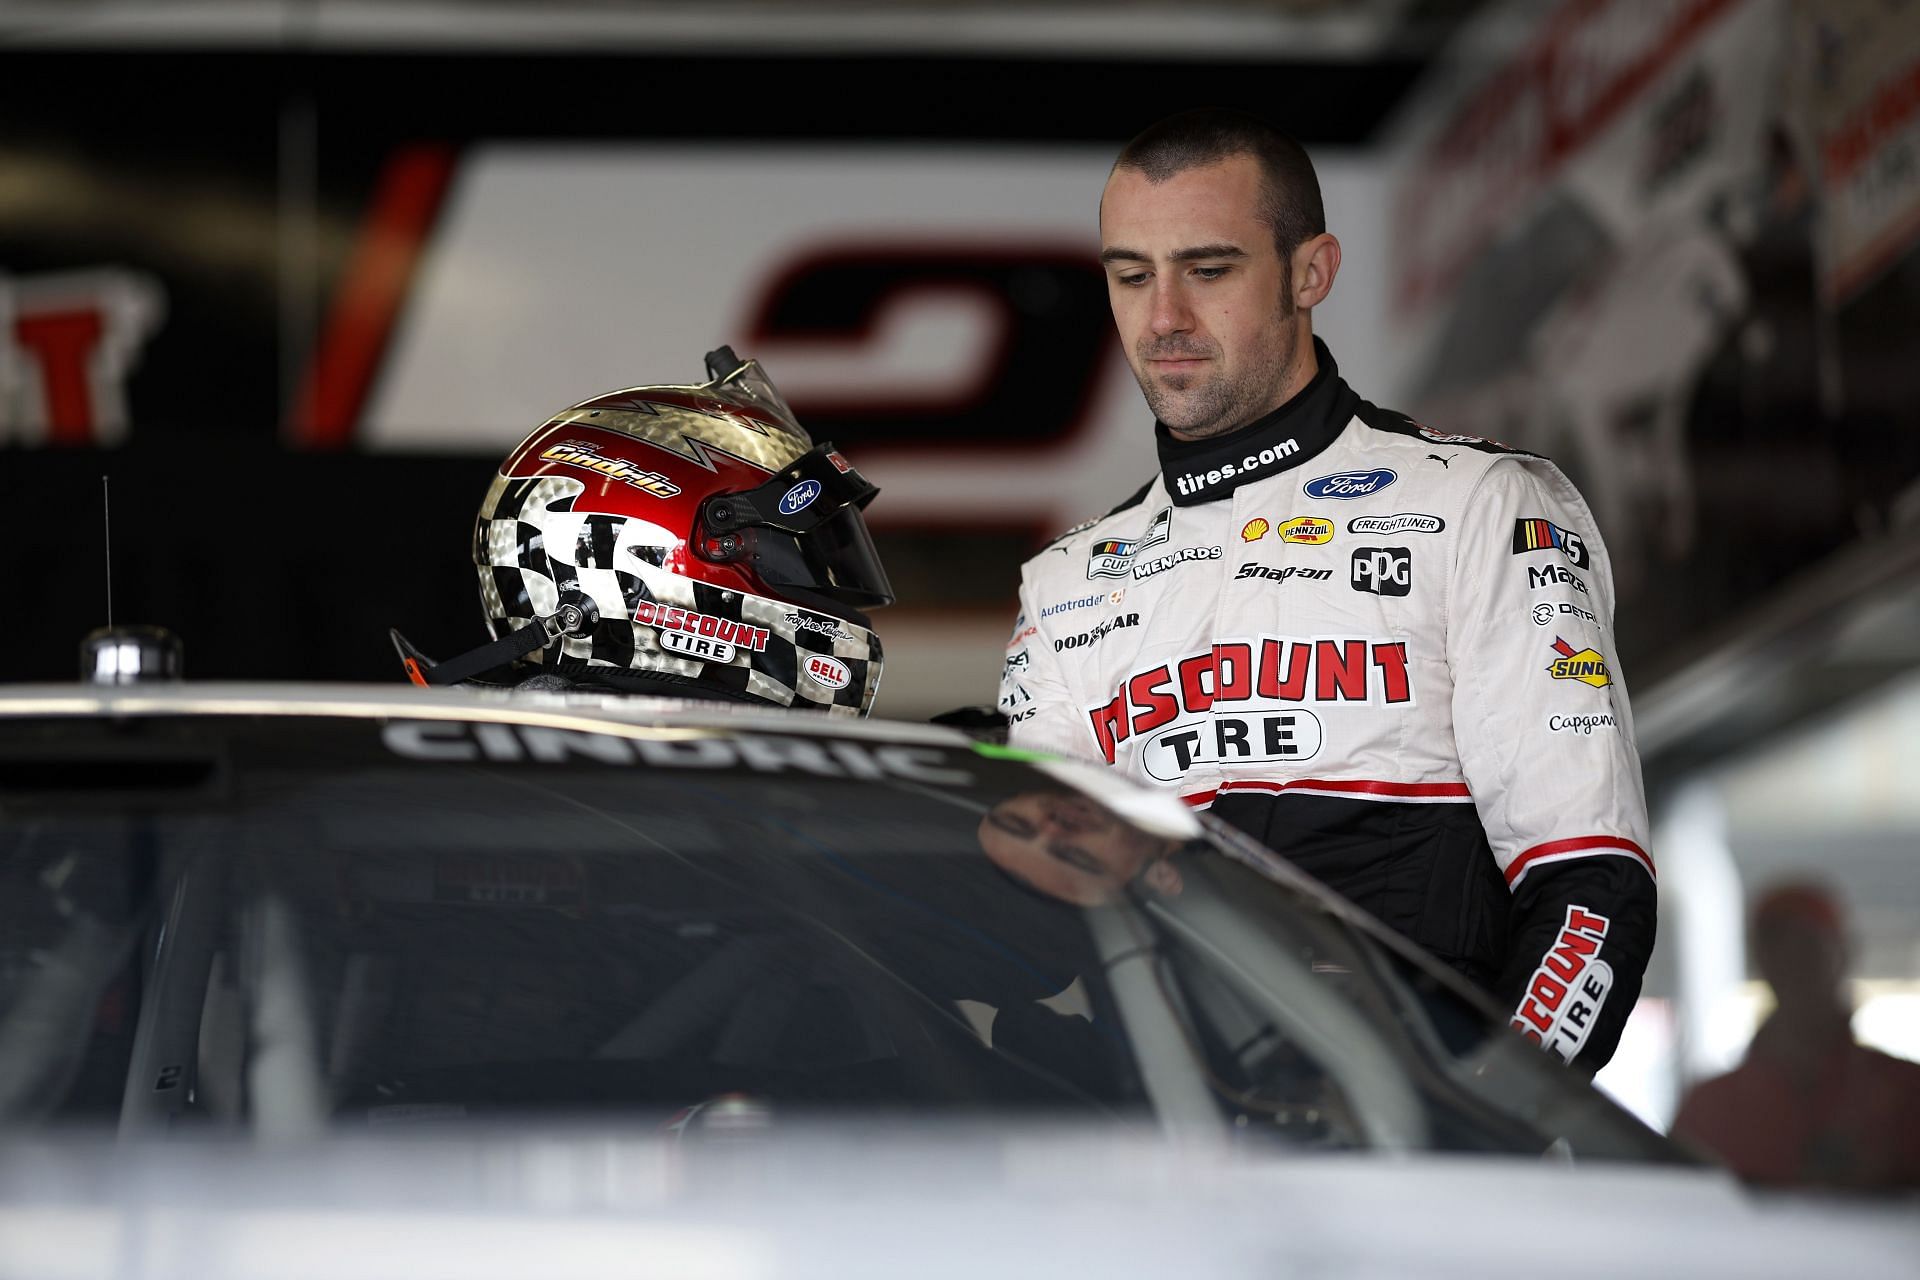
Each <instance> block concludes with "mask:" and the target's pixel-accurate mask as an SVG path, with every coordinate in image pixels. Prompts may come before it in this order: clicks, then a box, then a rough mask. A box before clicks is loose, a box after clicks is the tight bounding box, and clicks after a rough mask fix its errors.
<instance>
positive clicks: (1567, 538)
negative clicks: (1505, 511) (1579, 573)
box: [1513, 516, 1590, 569]
mask: <svg viewBox="0 0 1920 1280" xmlns="http://www.w3.org/2000/svg"><path fill="white" fill-rule="evenodd" d="M1530 551H1559V552H1560V553H1561V554H1563V555H1565V556H1566V557H1567V559H1569V560H1571V561H1573V563H1574V564H1576V565H1578V566H1579V567H1580V568H1582V569H1584V568H1586V567H1587V566H1588V564H1589V563H1590V561H1589V560H1588V558H1587V544H1586V542H1585V541H1583V540H1582V539H1581V537H1580V535H1579V534H1577V533H1575V532H1573V531H1572V530H1571V529H1562V528H1561V527H1560V526H1559V525H1557V524H1555V523H1554V522H1553V521H1551V520H1542V519H1541V518H1539V517H1538V516H1534V517H1532V518H1531V519H1521V520H1515V521H1514V522H1513V554H1514V555H1516V556H1524V555H1526V554H1527V553H1528V552H1530Z"/></svg>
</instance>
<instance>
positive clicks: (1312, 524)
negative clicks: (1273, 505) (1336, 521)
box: [1278, 516, 1333, 547]
mask: <svg viewBox="0 0 1920 1280" xmlns="http://www.w3.org/2000/svg"><path fill="white" fill-rule="evenodd" d="M1278 533H1279V535H1280V541H1282V542H1292V543H1301V544H1305V545H1307V546H1314V547H1317V546H1319V545H1320V544H1321V543H1323V542H1331V541H1332V540H1333V521H1331V520H1322V519H1321V518H1320V517H1319V516H1295V517H1294V518H1293V519H1291V520H1288V521H1285V522H1283V523H1282V524H1281V526H1280V528H1279V530H1278Z"/></svg>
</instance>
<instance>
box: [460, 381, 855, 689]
mask: <svg viewBox="0 0 1920 1280" xmlns="http://www.w3.org/2000/svg"><path fill="white" fill-rule="evenodd" d="M706 363H707V372H708V375H709V378H710V380H709V381H707V382H705V383H701V384H699V385H695V386H650V387H634V388H631V389H628V390H625V391H616V392H613V393H611V394H609V395H603V396H599V397H596V398H594V399H592V400H586V401H583V402H581V403H580V404H577V405H574V406H573V407H572V408H570V409H566V410H563V411H562V412H560V413H558V414H555V415H554V416H553V417H552V418H550V419H548V420H547V422H545V423H544V424H543V425H541V426H540V427H539V428H538V429H537V430H535V431H534V432H533V434H531V435H529V436H528V437H527V438H526V439H525V440H524V441H522V442H521V443H520V445H519V446H518V447H517V448H515V449H514V450H513V452H512V453H510V454H509V455H508V456H507V459H506V461H505V462H504V463H502V464H501V466H500V470H499V473H498V474H497V475H495V477H494V479H493V483H492V485H491V486H490V487H489V488H488V490H487V494H486V498H485V500H484V501H482V503H481V504H480V512H479V517H478V519H477V520H476V521H475V523H474V531H473V562H474V566H475V568H476V569H477V570H478V573H479V578H480V602H481V607H482V608H483V609H484V610H485V612H486V617H487V626H488V629H489V630H490V631H491V632H492V633H493V635H494V638H495V641H496V645H495V646H489V647H490V648H495V649H497V648H498V645H499V642H501V641H509V642H511V643H510V647H511V648H513V649H517V650H518V652H515V653H513V654H512V657H513V659H514V660H517V661H518V662H520V663H521V664H522V666H523V667H524V666H525V665H527V664H538V665H539V666H541V667H543V668H545V669H547V670H549V671H554V672H558V673H560V674H563V675H568V676H572V677H574V678H576V679H581V680H588V681H592V682H595V683H599V684H603V685H607V686H610V687H613V688H616V689H621V690H625V691H630V692H645V693H663V694H669V695H680V696H702V695H705V696H719V697H725V698H732V699H736V700H740V701H749V702H764V703H770V704H772V705H775V706H781V707H795V708H804V709H810V710H818V711H825V712H828V713H832V714H839V715H865V714H866V713H867V711H868V710H869V708H870V707H871V706H872V705H873V698H874V694H875V693H876V692H877V691H878V689H879V686H880V671H881V649H880V640H879V637H877V636H876V635H875V634H874V633H873V630H872V627H871V624H870V622H869V621H868V619H867V616H866V613H865V611H866V610H868V609H873V608H878V607H880V606H882V605H886V604H890V603H892V601H893V588H892V586H891V585H890V584H889V583H888V581H887V575H886V571H885V570H884V569H882V568H881V565H880V558H879V555H878V553H877V552H876V551H875V550H874V546H873V541H872V539H871V538H870V537H869V536H868V533H867V526H866V522H865V520H864V519H863V518H862V516H861V510H862V509H863V508H864V507H865V506H866V505H867V503H869V502H871V501H872V500H873V497H874V495H875V494H876V493H877V492H879V491H878V490H877V489H875V488H874V486H873V485H872V484H870V483H868V482H867V480H866V479H865V478H864V477H862V476H861V475H860V473H859V472H858V471H856V470H854V468H853V465H852V464H851V463H849V462H848V461H847V460H846V458H844V457H842V456H841V454H840V453H839V452H838V451H837V450H835V449H834V447H833V446H832V445H831V444H821V445H818V446H816V445H815V444H814V443H813V441H812V439H811V438H809V437H808V435H807V433H806V431H805V430H804V429H803V428H802V427H801V426H800V423H799V421H798V420H797V419H796V418H795V417H794V414H793V410H792V409H790V408H789V407H788V406H787V403H786V401H785V400H784V399H782V398H781V395H780V393H779V392H778V391H777V390H775V389H774V386H773V384H772V383H771V382H770V381H769V380H768V379H767V377H766V375H765V374H764V373H763V372H762V371H761V369H760V367H759V365H758V364H756V363H755V362H754V361H752V360H742V359H740V358H739V357H738V356H736V355H735V354H734V353H733V351H732V349H731V348H728V347H722V348H720V349H719V350H718V351H714V352H711V353H709V354H708V356H707V358H706ZM495 660H496V662H497V661H498V655H497V653H496V655H495ZM429 682H431V683H443V682H444V681H442V680H433V679H431V678H430V681H429Z"/></svg>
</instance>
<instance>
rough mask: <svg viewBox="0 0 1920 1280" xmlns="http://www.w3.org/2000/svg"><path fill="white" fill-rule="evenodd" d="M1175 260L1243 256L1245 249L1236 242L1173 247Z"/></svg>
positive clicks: (1189, 260)
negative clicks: (1188, 247) (1185, 247)
mask: <svg viewBox="0 0 1920 1280" xmlns="http://www.w3.org/2000/svg"><path fill="white" fill-rule="evenodd" d="M1172 256H1173V260H1174V261H1175V262H1198V261H1199V260H1200V259H1202V258H1244V257H1246V256H1247V251H1246V250H1245V249H1242V248H1241V247H1240V246H1239V245H1237V244H1200V245H1195V246H1194V247H1193V248H1191V249H1175V250H1174V251H1173V255H1172Z"/></svg>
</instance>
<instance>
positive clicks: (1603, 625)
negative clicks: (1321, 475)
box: [1447, 456, 1656, 1073]
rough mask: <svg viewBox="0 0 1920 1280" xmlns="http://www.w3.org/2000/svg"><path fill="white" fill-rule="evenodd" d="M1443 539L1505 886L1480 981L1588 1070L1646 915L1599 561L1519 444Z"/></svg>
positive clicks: (1520, 1021) (1591, 542)
mask: <svg viewBox="0 0 1920 1280" xmlns="http://www.w3.org/2000/svg"><path fill="white" fill-rule="evenodd" d="M1454 546H1455V559H1454V564H1453V572H1452V576H1451V581H1450V587H1449V597H1448V607H1449V615H1448V625H1447V661H1448V665H1449V666H1450V667H1451V669H1452V675H1453V683H1454V694H1453V722H1454V737H1455V740H1456V743H1457V745H1458V749H1459V754H1460V761H1461V765H1462V767H1463V769H1464V771H1465V776H1466V782H1467V786H1468V789H1469V790H1470V791H1471V792H1472V793H1473V799H1474V805H1475V807H1476V808H1477V809H1478V811H1479V815H1480V822H1481V825H1482V827H1484V828H1485V830H1486V833H1487V840H1488V843H1489V844H1490V845H1491V847H1492V849H1493V854H1494V858H1495V860H1496V861H1497V862H1498V864H1499V868H1500V870H1501V872H1502V873H1503V874H1504V876H1505V878H1506V882H1507V887H1508V889H1509V891H1510V892H1511V893H1512V895H1513V897H1512V903H1511V912H1510V916H1509V935H1508V950H1507V954H1506V959H1505V961H1504V963H1503V964H1502V966H1501V972H1500V974H1499V977H1498V980H1497V982H1496V987H1495V991H1494V995H1495V997H1496V998H1497V999H1498V1000H1499V1001H1500V1002H1501V1003H1502V1005H1503V1007H1504V1008H1506V1009H1507V1010H1508V1011H1509V1013H1510V1017H1511V1019H1512V1025H1513V1026H1514V1028H1515V1029H1517V1030H1518V1031H1520V1032H1521V1033H1522V1034H1523V1035H1525V1036H1526V1037H1527V1038H1528V1039H1530V1040H1532V1041H1534V1042H1535V1043H1537V1044H1539V1045H1541V1046H1542V1047H1543V1048H1544V1049H1545V1050H1546V1051H1547V1052H1549V1053H1551V1054H1552V1055H1553V1056H1555V1057H1557V1058H1559V1059H1561V1060H1562V1061H1565V1062H1570V1063H1572V1064H1573V1065H1574V1066H1575V1067H1577V1068H1578V1069H1580V1070H1582V1071H1585V1072H1588V1073H1591V1072H1593V1071H1595V1070H1597V1069H1598V1068H1599V1067H1600V1066H1601V1065H1603V1064H1604V1063H1605V1062H1606V1061H1607V1059H1608V1058H1609V1057H1611V1056H1612V1054H1613V1050H1614V1046H1615V1045H1616V1044H1617V1043H1618V1042H1619V1039H1620V1032H1621V1029H1622V1028H1623V1027H1624V1026H1625V1024H1626V1019H1627V1015H1628V1013H1629V1012H1630V1011H1631V1010H1632V1008H1633V1005H1634V1002H1635V1000H1637V999H1638V998H1639V994H1640V980H1641V975H1642V974H1643V972H1644V971H1645V969H1646V964H1647V958H1648V956H1649V954H1650V953H1651V952H1652V950H1653V939H1654V924H1655V914H1656V911H1655V896H1656V895H1655V888H1654V867H1653V860H1652V858H1651V857H1650V856H1649V854H1648V853H1647V843H1648V841H1647V809H1646V799H1645V795H1644V792H1643V789H1642V783H1641V778H1640V760H1639V754H1638V752H1637V750H1636V749H1635V746H1634V736H1633V718H1632V715H1631V712H1630V709H1629V707H1628V703H1627V691H1626V686H1625V684H1624V682H1623V681H1622V679H1621V674H1620V669H1619V663H1618V656H1617V655H1618V649H1617V646H1616V645H1615V642H1614V630H1613V575H1612V570H1611V565H1610V562H1609V561H1608V558H1607V551H1606V547H1605V545H1604V544H1603V543H1602V542H1601V539H1600V535H1599V531H1598V530H1597V529H1596V528H1595V527H1594V522H1593V517H1592V514H1591V513H1590V512H1589V511H1588V509H1587V505H1586V502H1585V501H1584V500H1583V499H1582V498H1581V497H1580V495H1579V493H1578V491H1576V490H1575V489H1574V487H1573V485H1572V483H1571V482H1570V481H1568V480H1567V478H1566V477H1565V476H1564V475H1562V474H1561V473H1560V471H1559V469H1558V468H1556V467H1554V466H1553V464H1551V463H1549V462H1547V461H1545V460H1544V459H1536V458H1530V457H1520V456H1511V457H1502V458H1500V459H1499V460H1497V461H1496V462H1495V463H1494V464H1493V466H1492V467H1490V468H1489V469H1488V471H1487V472H1486V474H1485V475H1484V476H1483V477H1482V478H1481V480H1480V482H1479V484H1478V486H1477V487H1476V489H1475V491H1474V492H1473V494H1472V495H1470V497H1469V499H1468V502H1467V505H1466V507H1465V508H1464V510H1463V511H1462V514H1461V529H1460V533H1459V537H1458V539H1457V540H1456V542H1455V544H1454Z"/></svg>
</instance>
